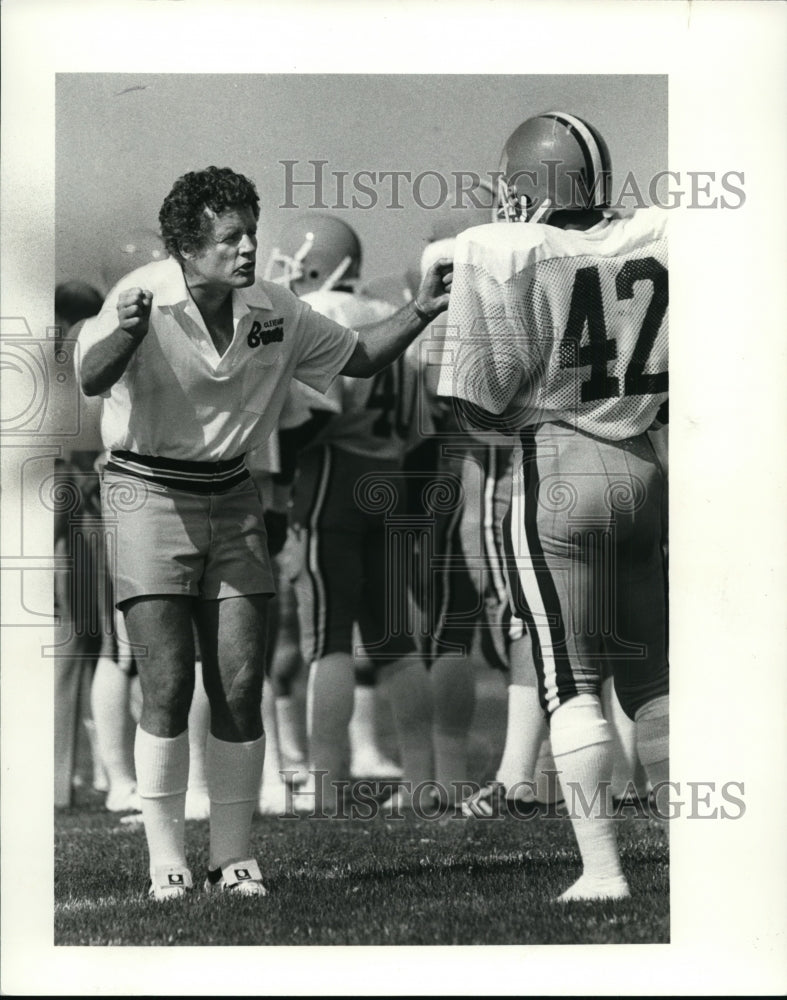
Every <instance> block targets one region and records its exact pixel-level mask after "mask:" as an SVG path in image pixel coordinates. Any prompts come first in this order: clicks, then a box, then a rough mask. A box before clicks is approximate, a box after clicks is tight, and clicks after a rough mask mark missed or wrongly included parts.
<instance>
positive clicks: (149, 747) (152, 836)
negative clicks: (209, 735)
mask: <svg viewBox="0 0 787 1000" xmlns="http://www.w3.org/2000/svg"><path fill="white" fill-rule="evenodd" d="M134 760H135V763H136V769H137V792H138V794H139V798H140V804H141V807H142V819H143V821H144V823H145V836H146V838H147V842H148V852H149V854H150V872H151V875H152V874H153V870H154V869H155V868H158V867H160V866H162V865H176V866H177V865H179V866H182V867H184V868H186V867H188V865H187V864H186V851H185V844H184V831H185V806H186V787H187V785H188V780H189V738H188V733H186V732H182V733H181V734H180V735H179V736H173V737H171V738H168V737H163V736H153V735H152V734H151V733H147V732H145V730H144V729H142V728H141V727H140V726H138V727H137V735H136V741H135V744H134Z"/></svg>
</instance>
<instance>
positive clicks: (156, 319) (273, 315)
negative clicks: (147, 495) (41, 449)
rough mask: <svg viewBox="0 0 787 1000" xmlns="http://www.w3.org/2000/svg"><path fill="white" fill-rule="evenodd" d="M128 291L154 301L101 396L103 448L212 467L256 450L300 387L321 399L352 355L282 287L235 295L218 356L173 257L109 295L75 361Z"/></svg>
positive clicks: (343, 333)
mask: <svg viewBox="0 0 787 1000" xmlns="http://www.w3.org/2000/svg"><path fill="white" fill-rule="evenodd" d="M127 288H143V289H148V290H150V291H151V292H152V293H153V305H152V311H151V317H150V324H149V328H148V333H147V336H146V337H145V338H144V340H143V341H142V343H141V344H140V345H139V347H138V348H137V350H136V352H135V353H134V355H133V357H132V358H131V361H130V362H129V365H128V367H127V369H126V371H125V372H124V373H123V375H122V376H121V378H120V379H119V380H118V381H117V382H116V383H115V384H114V385H113V386H112V388H111V389H110V390H109V391H108V392H107V393H106V394H105V398H104V407H103V414H102V418H101V436H102V439H103V443H104V447H105V448H108V449H112V450H125V451H133V452H136V453H137V454H140V455H154V456H158V457H163V458H174V459H178V460H184V461H196V462H217V461H224V460H227V459H232V458H236V457H237V456H239V455H241V454H243V453H244V452H247V451H251V450H252V449H253V448H257V447H259V446H260V445H262V444H263V443H264V442H265V441H266V440H267V438H268V437H269V435H270V433H271V431H272V430H273V429H274V427H275V426H276V421H277V418H278V416H279V413H280V411H281V408H282V406H283V405H284V400H285V398H286V395H287V389H288V387H289V385H290V382H291V380H292V379H293V378H296V379H298V380H300V381H302V382H305V383H306V384H307V385H310V386H311V387H312V388H314V389H316V390H317V391H318V392H325V391H327V389H328V387H329V386H330V384H331V383H332V382H333V380H334V378H335V377H336V376H337V375H338V373H339V372H340V371H341V370H342V368H343V367H344V365H345V364H346V363H347V361H348V360H349V358H350V355H351V354H352V353H353V351H354V350H355V345H356V343H357V340H358V334H357V333H356V331H354V330H351V329H348V328H346V327H343V326H340V325H339V324H338V323H334V322H333V321H332V320H329V319H327V318H326V317H325V316H321V315H320V314H319V313H317V312H314V311H313V310H312V309H311V308H310V307H309V306H308V305H307V304H306V303H305V302H302V301H301V300H300V299H298V298H297V297H296V296H295V295H293V294H292V292H290V291H288V290H287V289H286V288H283V287H282V286H281V285H276V284H272V283H271V282H267V281H258V282H257V283H256V284H255V285H253V286H251V287H249V288H244V289H234V290H233V292H232V317H233V337H232V342H231V344H230V346H229V347H228V348H227V351H226V353H225V354H224V355H222V356H221V357H220V356H219V354H218V352H217V351H216V348H215V347H214V345H213V341H212V340H211V337H210V334H209V333H208V330H207V327H206V326H205V323H204V320H203V319H202V316H201V314H200V312H199V309H198V308H197V306H196V304H195V302H194V300H193V299H192V298H191V296H190V294H189V292H188V289H187V287H186V282H185V279H184V277H183V272H182V270H181V267H180V264H179V263H178V262H177V260H175V259H174V258H168V259H167V260H163V261H155V262H153V263H151V264H146V265H145V266H144V267H141V268H138V269H137V270H136V271H132V272H131V273H130V274H127V275H126V276H125V277H124V278H123V279H122V280H121V281H119V282H118V284H117V285H116V286H115V287H114V288H113V289H112V291H111V292H110V293H109V295H108V296H107V298H106V301H105V303H104V307H103V309H102V310H101V312H100V313H99V315H98V316H96V317H95V318H94V319H91V320H88V321H87V322H86V323H85V325H84V326H83V328H82V331H81V332H80V334H79V340H78V349H77V355H76V364H77V369H78V368H79V363H80V358H81V357H82V356H83V355H84V354H85V352H86V351H87V350H88V349H89V348H90V347H91V345H93V344H95V343H97V342H99V341H101V340H102V339H103V338H105V337H107V336H109V335H110V334H111V333H112V332H113V331H114V330H115V329H116V328H117V325H118V316H117V299H118V295H119V293H120V292H121V291H123V290H124V289H127Z"/></svg>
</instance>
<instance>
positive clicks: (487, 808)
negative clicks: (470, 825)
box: [461, 781, 538, 819]
mask: <svg viewBox="0 0 787 1000" xmlns="http://www.w3.org/2000/svg"><path fill="white" fill-rule="evenodd" d="M461 809H462V815H463V816H464V817H465V818H467V819H493V818H494V817H496V816H505V815H509V816H520V817H522V816H531V815H533V814H534V813H535V812H537V811H538V805H537V803H536V802H535V800H534V799H532V798H528V797H527V796H525V795H524V794H522V792H521V791H520V792H519V793H518V794H516V793H515V794H513V795H511V796H510V797H509V796H508V795H506V787H505V785H504V784H503V783H502V782H500V781H490V782H489V783H488V784H486V785H484V786H483V788H480V789H479V790H478V791H477V792H475V794H473V795H471V796H470V797H469V798H467V799H465V800H464V801H463V802H462V804H461Z"/></svg>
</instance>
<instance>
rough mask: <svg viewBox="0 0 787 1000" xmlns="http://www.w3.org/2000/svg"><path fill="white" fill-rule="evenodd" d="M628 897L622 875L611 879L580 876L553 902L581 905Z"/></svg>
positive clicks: (626, 884)
mask: <svg viewBox="0 0 787 1000" xmlns="http://www.w3.org/2000/svg"><path fill="white" fill-rule="evenodd" d="M630 895H631V892H630V890H629V885H628V882H627V881H626V879H625V877H624V876H623V875H616V876H614V877H613V878H593V876H590V875H582V876H581V877H580V878H578V879H577V881H576V882H575V883H574V884H573V885H572V886H571V887H570V888H569V889H566V891H565V892H564V893H562V895H560V896H558V897H557V899H556V900H555V902H557V903H582V902H587V901H588V900H601V899H628V898H629V896H630Z"/></svg>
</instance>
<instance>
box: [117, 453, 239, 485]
mask: <svg viewBox="0 0 787 1000" xmlns="http://www.w3.org/2000/svg"><path fill="white" fill-rule="evenodd" d="M105 468H106V470H107V472H119V473H121V474H122V475H126V476H134V477H136V478H137V479H145V480H146V481H147V482H150V483H157V484H158V485H159V486H168V487H170V488H171V489H176V490H184V491H185V492H187V493H226V492H227V491H228V490H231V489H232V488H233V487H234V486H238V485H239V484H240V483H242V482H243V481H244V480H246V479H248V478H249V470H248V469H247V468H246V465H245V463H244V456H243V455H239V456H238V458H231V459H229V460H228V461H226V462H183V461H180V460H179V459H175V458H160V457H159V456H157V455H135V454H134V452H133V451H111V452H110V453H109V461H108V462H107V464H106V466H105Z"/></svg>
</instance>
